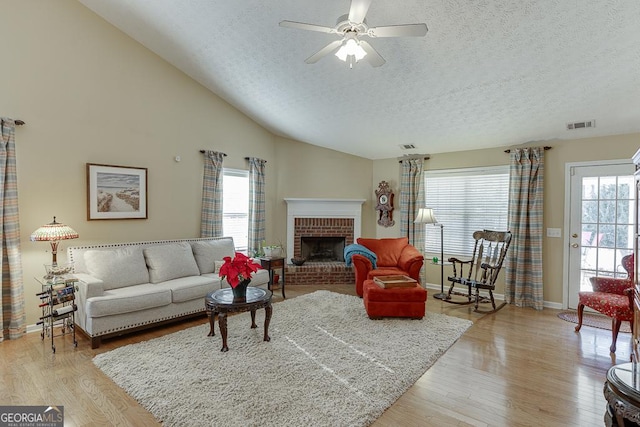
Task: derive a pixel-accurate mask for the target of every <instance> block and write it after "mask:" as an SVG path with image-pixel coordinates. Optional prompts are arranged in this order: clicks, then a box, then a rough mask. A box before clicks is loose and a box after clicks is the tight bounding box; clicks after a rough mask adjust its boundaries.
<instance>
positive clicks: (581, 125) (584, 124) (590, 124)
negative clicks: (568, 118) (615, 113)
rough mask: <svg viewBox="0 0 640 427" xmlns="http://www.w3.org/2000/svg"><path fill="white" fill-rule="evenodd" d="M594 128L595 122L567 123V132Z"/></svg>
mask: <svg viewBox="0 0 640 427" xmlns="http://www.w3.org/2000/svg"><path fill="white" fill-rule="evenodd" d="M594 127H596V121H595V120H588V121H586V122H575V123H567V130H575V129H587V128H594Z"/></svg>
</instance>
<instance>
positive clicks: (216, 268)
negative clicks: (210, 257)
mask: <svg viewBox="0 0 640 427" xmlns="http://www.w3.org/2000/svg"><path fill="white" fill-rule="evenodd" d="M213 265H214V270H213V272H214V273H216V274H218V273H220V269H221V268H222V266H223V265H224V261H214V262H213Z"/></svg>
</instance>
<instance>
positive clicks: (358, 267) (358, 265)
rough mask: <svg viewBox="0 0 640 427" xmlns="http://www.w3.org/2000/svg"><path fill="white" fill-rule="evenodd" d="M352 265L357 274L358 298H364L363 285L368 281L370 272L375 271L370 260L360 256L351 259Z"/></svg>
mask: <svg viewBox="0 0 640 427" xmlns="http://www.w3.org/2000/svg"><path fill="white" fill-rule="evenodd" d="M351 263H352V264H353V267H354V268H355V272H356V293H357V294H358V296H360V297H362V295H363V294H364V291H363V289H362V285H363V284H364V281H365V280H367V275H368V274H369V272H370V271H371V270H373V264H372V263H371V261H370V260H369V258H367V257H365V256H363V255H358V254H354V255H353V256H352V257H351Z"/></svg>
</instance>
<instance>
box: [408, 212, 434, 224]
mask: <svg viewBox="0 0 640 427" xmlns="http://www.w3.org/2000/svg"><path fill="white" fill-rule="evenodd" d="M413 223H414V224H437V223H438V220H437V219H436V216H435V215H434V213H433V209H431V208H420V209H418V215H416V219H415V220H414V221H413Z"/></svg>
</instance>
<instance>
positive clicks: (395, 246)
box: [357, 237, 409, 268]
mask: <svg viewBox="0 0 640 427" xmlns="http://www.w3.org/2000/svg"><path fill="white" fill-rule="evenodd" d="M357 242H358V244H360V245H362V246H364V247H366V248H368V249H370V250H372V251H373V252H375V254H376V256H377V257H378V268H380V267H395V266H397V265H398V259H400V253H401V252H402V249H404V247H405V246H407V245H408V244H409V239H408V238H406V237H399V238H386V239H365V238H362V237H361V238H358V241H357Z"/></svg>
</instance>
